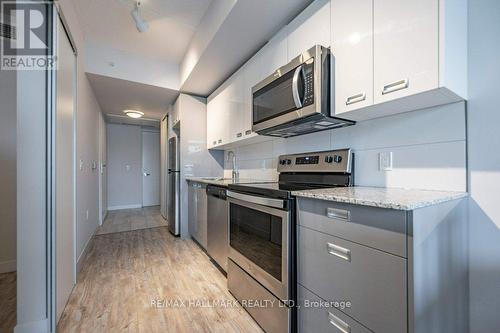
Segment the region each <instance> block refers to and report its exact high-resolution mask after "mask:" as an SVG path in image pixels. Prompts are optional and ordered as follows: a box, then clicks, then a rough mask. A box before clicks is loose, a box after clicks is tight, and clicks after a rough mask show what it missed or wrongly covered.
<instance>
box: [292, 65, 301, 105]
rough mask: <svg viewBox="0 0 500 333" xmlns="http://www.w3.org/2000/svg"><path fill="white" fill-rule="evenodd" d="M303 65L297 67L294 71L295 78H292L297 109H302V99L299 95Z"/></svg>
mask: <svg viewBox="0 0 500 333" xmlns="http://www.w3.org/2000/svg"><path fill="white" fill-rule="evenodd" d="M302 66H303V65H300V66H299V67H297V68H296V69H295V73H293V80H292V95H293V101H294V103H295V106H296V107H297V109H300V108H301V107H302V101H301V100H300V96H299V75H300V74H301V73H302Z"/></svg>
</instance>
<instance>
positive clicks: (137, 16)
mask: <svg viewBox="0 0 500 333" xmlns="http://www.w3.org/2000/svg"><path fill="white" fill-rule="evenodd" d="M139 7H141V2H140V1H137V2H136V3H135V5H134V9H133V10H132V12H131V13H130V14H131V15H132V18H133V19H134V22H135V27H136V28H137V30H138V31H139V32H144V31H146V30H148V29H149V24H148V22H146V21H145V20H144V19H143V18H142V16H141V13H139Z"/></svg>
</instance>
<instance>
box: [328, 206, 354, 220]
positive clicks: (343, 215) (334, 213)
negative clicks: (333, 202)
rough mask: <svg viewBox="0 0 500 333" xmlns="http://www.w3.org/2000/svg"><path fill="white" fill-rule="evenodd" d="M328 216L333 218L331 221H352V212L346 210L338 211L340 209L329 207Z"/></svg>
mask: <svg viewBox="0 0 500 333" xmlns="http://www.w3.org/2000/svg"><path fill="white" fill-rule="evenodd" d="M326 216H327V217H329V218H331V219H341V220H344V221H350V220H351V212H350V211H348V210H346V209H338V208H331V207H328V208H327V209H326Z"/></svg>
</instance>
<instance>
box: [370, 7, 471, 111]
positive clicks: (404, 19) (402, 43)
mask: <svg viewBox="0 0 500 333" xmlns="http://www.w3.org/2000/svg"><path fill="white" fill-rule="evenodd" d="M373 6H374V8H373V9H374V10H373V26H374V52H373V54H374V63H375V70H374V93H375V103H380V102H385V101H388V100H392V99H395V98H399V97H403V96H408V95H414V94H417V93H420V92H423V91H426V90H430V89H434V88H437V87H438V80H439V78H438V71H439V53H438V46H439V39H438V37H439V21H438V17H439V13H438V9H439V1H438V0H418V1H401V0H374V5H373ZM464 24H465V22H464ZM464 38H465V36H464Z"/></svg>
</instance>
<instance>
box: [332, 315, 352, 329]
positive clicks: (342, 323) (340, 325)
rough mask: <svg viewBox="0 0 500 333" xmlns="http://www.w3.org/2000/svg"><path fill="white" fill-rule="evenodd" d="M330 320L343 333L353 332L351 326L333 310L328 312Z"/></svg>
mask: <svg viewBox="0 0 500 333" xmlns="http://www.w3.org/2000/svg"><path fill="white" fill-rule="evenodd" d="M328 320H329V321H330V324H332V325H333V326H334V327H335V328H337V329H338V330H339V331H340V332H342V333H351V327H350V326H349V324H347V323H346V322H345V321H343V320H342V319H340V318H339V317H337V316H336V315H334V314H333V313H331V312H328Z"/></svg>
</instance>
